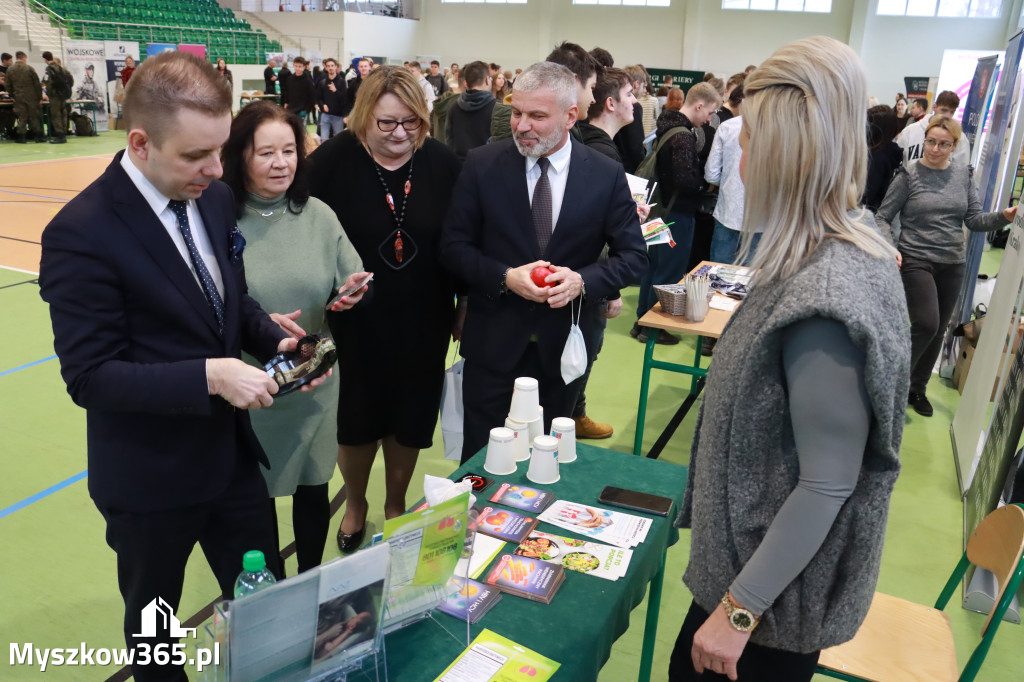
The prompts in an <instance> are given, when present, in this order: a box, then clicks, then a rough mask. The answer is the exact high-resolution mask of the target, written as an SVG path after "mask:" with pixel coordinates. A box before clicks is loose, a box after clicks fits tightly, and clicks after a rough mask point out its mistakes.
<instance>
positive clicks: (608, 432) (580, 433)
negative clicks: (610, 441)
mask: <svg viewBox="0 0 1024 682" xmlns="http://www.w3.org/2000/svg"><path fill="white" fill-rule="evenodd" d="M572 420H573V421H574V422H576V437H577V438H593V439H599V438H611V437H612V434H613V433H615V429H613V428H612V425H611V424H602V423H601V422H596V421H594V420H593V419H591V418H590V417H588V416H586V415H584V416H582V417H573V418H572Z"/></svg>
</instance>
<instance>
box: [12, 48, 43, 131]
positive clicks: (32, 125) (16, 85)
mask: <svg viewBox="0 0 1024 682" xmlns="http://www.w3.org/2000/svg"><path fill="white" fill-rule="evenodd" d="M27 60H28V55H27V54H25V53H24V52H22V51H20V50H19V51H18V52H15V53H14V63H13V64H11V66H10V67H9V68H8V69H7V90H8V91H9V92H10V93H11V96H12V97H13V98H14V115H15V116H17V117H18V130H17V137H16V138H15V142H19V143H21V144H24V143H25V128H26V126H27V127H28V128H29V129H30V130H31V131H32V134H33V135H34V136H35V139H36V142H46V136H45V135H43V124H42V121H41V120H40V118H39V103H40V101H41V100H42V99H43V86H42V84H41V83H40V82H39V74H37V73H36V70H35V69H33V68H32V67H31V66H29V65H28V64H27Z"/></svg>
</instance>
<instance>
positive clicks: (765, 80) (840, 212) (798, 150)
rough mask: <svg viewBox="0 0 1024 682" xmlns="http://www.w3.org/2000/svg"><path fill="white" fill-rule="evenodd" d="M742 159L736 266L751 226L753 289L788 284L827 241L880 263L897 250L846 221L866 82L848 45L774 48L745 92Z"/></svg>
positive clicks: (862, 169) (860, 165)
mask: <svg viewBox="0 0 1024 682" xmlns="http://www.w3.org/2000/svg"><path fill="white" fill-rule="evenodd" d="M743 89H744V95H745V97H744V100H743V130H744V133H745V134H746V135H747V137H748V140H749V141H748V144H747V150H746V162H747V166H746V178H745V183H744V184H745V190H746V191H745V206H744V212H743V246H742V256H741V260H745V259H746V258H747V256H748V255H749V253H750V242H751V239H752V236H753V232H754V230H755V229H756V228H757V227H763V228H764V232H763V234H762V235H761V242H760V245H759V246H758V248H757V254H756V256H755V257H754V259H753V261H752V262H751V265H752V266H753V267H755V268H759V269H760V273H759V274H758V280H759V281H761V282H770V281H774V280H781V279H786V278H788V277H790V276H792V275H793V274H795V273H796V272H797V271H798V270H800V268H801V267H802V266H803V265H804V263H805V261H806V260H807V258H809V257H810V256H811V254H812V253H813V252H814V250H815V249H816V248H817V247H818V246H819V245H820V244H821V243H822V242H823V241H824V240H825V239H826V238H828V237H834V238H837V239H843V240H845V241H848V242H850V243H852V244H855V245H856V246H858V247H859V248H861V249H863V250H864V251H866V252H868V253H870V254H871V255H873V256H877V257H879V258H888V257H891V258H895V257H896V250H895V249H893V248H892V246H890V245H889V243H888V242H886V240H885V239H884V238H883V237H882V236H881V235H880V234H879V232H878V230H877V229H875V228H874V227H872V226H871V224H870V221H865V220H864V213H863V209H861V213H853V214H851V213H850V211H851V210H855V209H857V207H858V204H859V202H860V197H861V196H862V195H863V194H864V182H865V179H866V177H867V157H868V150H867V142H866V136H865V134H864V130H865V128H866V125H867V111H866V108H865V106H864V102H866V101H867V83H866V79H865V76H864V69H863V66H862V65H861V62H860V59H859V58H858V57H857V55H856V54H855V53H854V52H853V50H851V49H850V48H849V47H848V46H846V45H844V44H843V43H840V42H839V41H837V40H834V39H832V38H826V37H824V36H817V37H814V38H807V39H805V40H798V41H796V42H794V43H790V44H789V45H785V46H783V47H781V48H780V49H779V50H778V51H777V52H775V54H773V55H772V56H771V57H769V58H768V60H767V61H765V62H764V63H763V64H761V66H760V67H758V68H757V69H756V70H755V71H754V72H753V73H751V74H750V75H749V76H747V79H746V81H745V82H744V84H743Z"/></svg>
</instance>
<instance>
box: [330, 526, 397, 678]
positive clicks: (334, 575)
mask: <svg viewBox="0 0 1024 682" xmlns="http://www.w3.org/2000/svg"><path fill="white" fill-rule="evenodd" d="M390 551H391V548H390V547H389V546H388V545H386V544H382V545H377V546H375V547H369V548H367V549H365V550H363V551H361V552H356V553H355V554H353V555H351V556H348V557H344V558H341V559H336V560H334V561H331V562H330V563H327V564H324V565H323V566H322V567H321V568H320V592H319V606H318V608H317V622H316V642H315V643H314V646H313V670H312V674H313V676H314V677H315V676H317V675H320V674H322V673H326V672H328V671H331V670H337V669H339V668H340V667H343V666H344V665H345V664H346V663H347V662H355V661H356V660H358V659H360V658H362V657H363V656H365V655H366V654H367V653H369V652H370V651H371V650H372V649H373V645H374V642H375V641H376V638H377V633H378V632H379V630H380V624H381V609H382V608H383V604H384V582H385V579H386V577H387V569H388V564H389V562H388V555H389V554H390Z"/></svg>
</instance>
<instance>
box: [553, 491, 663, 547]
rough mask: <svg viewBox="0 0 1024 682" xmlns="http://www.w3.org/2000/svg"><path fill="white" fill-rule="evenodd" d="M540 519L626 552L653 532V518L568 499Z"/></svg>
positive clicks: (555, 504)
mask: <svg viewBox="0 0 1024 682" xmlns="http://www.w3.org/2000/svg"><path fill="white" fill-rule="evenodd" d="M538 518H539V519H540V520H541V521H546V522H547V523H550V524H551V525H553V526H558V527H559V528H564V529H565V530H568V531H571V532H573V533H576V534H578V535H585V536H587V537H591V538H594V539H595V540H600V541H601V542H607V543H608V544H610V545H615V546H616V547H623V548H625V549H629V548H631V547H636V546H637V545H639V544H640V543H641V542H643V541H644V540H646V539H647V532H648V531H649V530H650V529H651V519H648V518H644V517H641V516H634V515H633V514H624V513H622V512H615V511H611V510H610V509H601V508H600V507H594V506H591V505H587V504H579V503H577V502H569V501H568V500H555V503H554V504H552V505H551V506H550V507H548V508H547V509H546V510H544V512H543V513H542V514H541V515H540V516H539V517H538Z"/></svg>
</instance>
